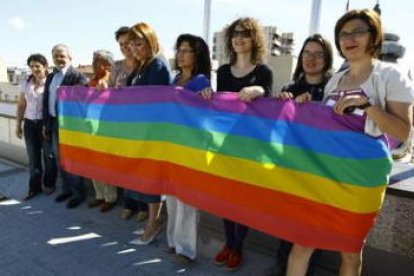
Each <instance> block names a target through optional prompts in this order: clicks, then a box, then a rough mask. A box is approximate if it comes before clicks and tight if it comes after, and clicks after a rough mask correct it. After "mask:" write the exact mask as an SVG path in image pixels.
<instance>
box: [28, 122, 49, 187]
mask: <svg viewBox="0 0 414 276" xmlns="http://www.w3.org/2000/svg"><path fill="white" fill-rule="evenodd" d="M42 128H43V123H42V120H29V119H25V120H24V126H23V129H24V140H25V143H26V150H27V156H28V157H29V170H30V179H29V191H30V192H40V191H42V182H43V185H44V186H45V187H49V188H54V187H55V185H56V178H57V167H56V163H55V160H54V156H53V154H52V152H51V147H50V142H49V141H47V140H45V139H44V138H43V134H42ZM42 157H43V158H42ZM42 159H43V164H44V172H43V164H42ZM42 180H43V181H42Z"/></svg>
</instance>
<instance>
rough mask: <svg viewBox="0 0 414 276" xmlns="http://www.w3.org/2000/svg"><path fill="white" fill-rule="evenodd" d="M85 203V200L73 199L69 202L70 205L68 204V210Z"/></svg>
mask: <svg viewBox="0 0 414 276" xmlns="http://www.w3.org/2000/svg"><path fill="white" fill-rule="evenodd" d="M83 201H84V199H83V198H72V199H71V200H69V201H68V203H67V204H66V208H68V209H72V208H75V207H77V206H78V205H79V204H81V203H82V202H83Z"/></svg>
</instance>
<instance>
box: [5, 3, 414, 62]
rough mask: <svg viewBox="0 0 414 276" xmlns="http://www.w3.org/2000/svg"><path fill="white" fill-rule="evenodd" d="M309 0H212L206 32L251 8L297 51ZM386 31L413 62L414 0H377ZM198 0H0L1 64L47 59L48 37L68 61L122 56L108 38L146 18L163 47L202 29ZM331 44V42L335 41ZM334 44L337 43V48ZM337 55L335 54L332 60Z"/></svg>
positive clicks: (324, 28) (340, 9) (333, 12)
mask: <svg viewBox="0 0 414 276" xmlns="http://www.w3.org/2000/svg"><path fill="white" fill-rule="evenodd" d="M311 2H312V1H311V0H255V1H252V0H211V3H212V4H211V24H210V41H209V44H210V46H211V40H212V36H213V35H212V33H213V32H216V31H220V30H222V29H223V28H224V27H225V26H226V25H228V24H230V23H231V22H232V21H234V20H236V19H237V18H239V17H245V16H250V17H254V18H256V19H258V20H259V22H260V23H261V24H262V25H264V26H276V27H278V28H279V29H280V30H281V31H282V32H293V33H294V39H295V51H294V53H295V54H297V53H298V52H299V50H300V48H301V46H302V43H303V41H304V40H305V39H306V37H307V36H308V34H309V21H310V10H311V4H312V3H311ZM321 2H322V7H321V17H320V29H319V30H320V31H319V32H320V33H321V34H322V35H324V36H326V37H327V38H328V39H329V40H330V41H331V42H332V43H333V41H334V39H333V30H334V26H335V23H336V20H337V19H338V18H339V17H340V16H341V15H342V14H343V13H344V11H345V5H346V1H345V0H322V1H321ZM375 3H376V1H374V0H351V1H350V8H351V9H353V8H355V9H360V8H372V7H373V6H374V5H375ZM380 5H381V9H382V21H383V25H384V27H385V30H386V31H392V32H394V33H396V34H398V35H400V37H401V40H400V41H401V43H402V44H403V45H404V46H405V47H406V54H405V57H404V59H403V60H402V61H401V63H402V64H404V65H407V66H410V67H412V68H414V35H413V31H412V28H413V26H414V16H412V15H413V14H414V1H409V0H386V1H380ZM203 8H204V0H151V1H143V0H118V1H113V0H112V1H111V0H99V1H96V0H95V1H92V0H71V1H56V0H8V1H6V0H3V1H2V3H1V5H0V37H1V38H0V41H1V43H0V59H1V60H2V61H3V62H4V63H5V64H6V66H10V67H11V66H18V67H22V66H25V61H26V59H27V57H28V56H29V55H30V54H32V53H42V54H44V55H45V56H46V57H47V58H48V60H49V62H51V55H50V51H51V48H52V47H53V45H55V44H58V43H64V44H67V45H68V46H69V47H70V48H71V50H72V54H73V64H74V65H78V64H82V65H84V64H90V63H91V61H92V53H93V51H95V50H98V49H107V50H110V51H112V52H113V53H114V54H115V57H116V58H121V57H122V56H121V53H120V51H119V49H118V45H117V43H116V41H115V39H114V32H115V31H116V30H117V29H118V27H120V26H124V25H126V26H132V25H133V24H135V23H138V22H146V23H149V24H150V25H151V26H152V27H153V28H154V29H155V30H156V31H157V34H158V36H159V39H160V41H161V44H162V46H163V48H164V50H165V52H166V53H167V54H170V53H172V52H173V47H174V43H175V39H176V38H177V37H178V35H179V34H181V33H192V34H196V35H202V29H203ZM333 46H334V43H333ZM335 52H336V51H335ZM341 63H342V60H341V58H340V57H339V56H338V55H336V56H335V61H334V64H335V65H336V67H337V66H338V65H339V64H341Z"/></svg>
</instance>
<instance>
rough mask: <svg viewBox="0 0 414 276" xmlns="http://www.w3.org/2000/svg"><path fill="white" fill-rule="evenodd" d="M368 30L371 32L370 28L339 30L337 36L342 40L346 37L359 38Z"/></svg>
mask: <svg viewBox="0 0 414 276" xmlns="http://www.w3.org/2000/svg"><path fill="white" fill-rule="evenodd" d="M369 32H371V30H370V29H354V30H352V31H350V32H345V31H342V32H339V34H338V37H339V39H340V40H344V39H348V38H360V37H363V36H364V35H365V34H366V33H369Z"/></svg>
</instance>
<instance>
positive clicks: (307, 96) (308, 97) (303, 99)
mask: <svg viewBox="0 0 414 276" xmlns="http://www.w3.org/2000/svg"><path fill="white" fill-rule="evenodd" d="M310 101H312V94H311V93H309V92H305V93H303V94H300V95H299V96H297V97H296V98H295V102H297V103H301V104H302V103H308V102H310Z"/></svg>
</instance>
